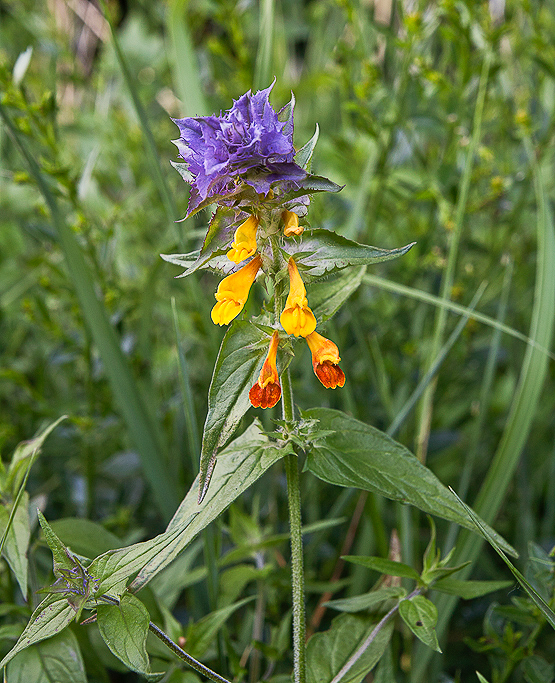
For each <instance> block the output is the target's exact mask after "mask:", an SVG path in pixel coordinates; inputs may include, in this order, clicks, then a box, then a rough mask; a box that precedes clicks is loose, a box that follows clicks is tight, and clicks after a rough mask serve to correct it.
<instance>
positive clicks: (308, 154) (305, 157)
mask: <svg viewBox="0 0 555 683" xmlns="http://www.w3.org/2000/svg"><path fill="white" fill-rule="evenodd" d="M319 135H320V129H319V127H318V124H316V130H315V132H314V135H313V136H312V137H311V138H310V140H309V141H308V142H307V143H306V144H305V145H303V146H302V147H301V149H300V150H299V151H298V152H297V153H296V154H295V163H296V164H298V165H299V166H300V167H301V168H303V169H304V170H305V171H310V161H311V160H312V154H313V152H314V148H315V147H316V143H317V142H318V136H319Z"/></svg>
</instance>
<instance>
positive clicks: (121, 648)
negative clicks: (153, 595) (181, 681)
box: [96, 593, 164, 681]
mask: <svg viewBox="0 0 555 683" xmlns="http://www.w3.org/2000/svg"><path fill="white" fill-rule="evenodd" d="M96 615H97V621H98V628H99V630H100V635H101V636H102V639H103V640H104V642H105V643H106V645H107V646H108V647H109V648H110V650H111V651H112V653H113V654H114V655H115V656H116V657H117V658H118V659H119V660H121V661H122V662H123V663H124V664H125V666H127V667H129V668H130V669H131V670H132V671H136V672H137V673H139V674H141V676H144V677H145V678H146V679H147V681H158V680H160V678H162V676H163V675H164V673H151V670H150V662H149V659H148V654H147V651H146V637H147V635H148V625H149V623H150V617H149V614H148V612H147V610H146V607H145V606H144V605H143V603H142V602H141V601H140V600H138V599H137V598H136V597H135V596H134V595H130V594H129V593H125V595H123V596H122V597H121V600H120V602H119V605H109V604H104V603H99V604H98V606H97V608H96Z"/></svg>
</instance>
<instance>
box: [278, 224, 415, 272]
mask: <svg viewBox="0 0 555 683" xmlns="http://www.w3.org/2000/svg"><path fill="white" fill-rule="evenodd" d="M414 244H416V242H412V243H411V244H407V246H406V247H401V248H400V249H379V248H378V247H370V246H367V245H365V244H359V243H358V242H354V241H353V240H349V239H347V238H346V237H343V236H342V235H338V234H337V233H335V232H332V231H331V230H321V229H315V230H305V231H304V232H303V234H302V235H301V236H300V238H299V239H293V240H287V241H286V242H285V244H284V245H283V248H284V250H285V251H286V252H287V254H289V255H290V256H292V255H295V261H296V263H297V265H298V266H299V270H301V274H302V276H303V280H310V279H311V278H313V279H317V278H322V277H325V276H326V275H330V274H331V273H336V272H337V271H339V270H342V269H343V268H347V267H348V266H368V265H371V264H373V263H380V262H381V261H390V260H391V259H394V258H397V257H398V256H402V255H403V254H406V253H407V251H409V249H411V247H413V246H414Z"/></svg>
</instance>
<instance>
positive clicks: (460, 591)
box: [433, 576, 513, 600]
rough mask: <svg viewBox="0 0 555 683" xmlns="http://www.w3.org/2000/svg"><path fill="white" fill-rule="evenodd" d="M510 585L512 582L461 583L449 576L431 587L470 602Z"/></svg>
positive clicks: (461, 581) (459, 580)
mask: <svg viewBox="0 0 555 683" xmlns="http://www.w3.org/2000/svg"><path fill="white" fill-rule="evenodd" d="M512 585H513V582H512V581H463V580H461V579H452V578H451V577H450V576H449V577H446V578H445V579H439V581H436V582H435V583H434V585H433V589H434V590H437V591H441V592H442V593H449V594H451V595H458V596H459V598H463V599H464V600H472V599H473V598H480V597H481V596H482V595H487V594H488V593H493V592H494V591H499V590H503V589H504V588H509V587H510V586H512Z"/></svg>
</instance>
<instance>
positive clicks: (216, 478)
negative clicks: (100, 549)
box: [129, 420, 290, 592]
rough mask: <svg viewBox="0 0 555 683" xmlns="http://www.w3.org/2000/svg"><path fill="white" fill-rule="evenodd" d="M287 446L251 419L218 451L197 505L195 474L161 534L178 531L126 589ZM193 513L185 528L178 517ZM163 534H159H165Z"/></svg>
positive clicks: (143, 580)
mask: <svg viewBox="0 0 555 683" xmlns="http://www.w3.org/2000/svg"><path fill="white" fill-rule="evenodd" d="M289 452H290V450H289V449H288V448H279V447H278V446H276V445H274V444H272V443H270V441H269V440H268V438H267V437H266V436H264V435H263V434H262V433H261V429H260V424H259V422H258V421H257V420H255V421H254V422H253V423H252V424H251V425H250V427H248V429H246V430H245V432H244V433H243V434H242V435H241V436H239V437H237V438H236V439H234V440H233V441H232V442H231V443H230V444H229V445H228V446H227V447H226V448H224V449H223V450H222V451H221V452H220V453H219V455H218V461H217V463H216V467H215V469H214V473H213V476H212V482H211V484H210V488H209V489H208V493H207V495H206V497H205V499H204V501H203V503H202V504H201V505H200V506H199V504H198V501H197V498H198V481H199V478H198V477H197V478H196V479H195V481H194V482H193V483H192V485H191V488H190V489H189V492H188V493H187V495H186V497H185V499H184V500H183V502H182V503H181V505H180V506H179V509H178V510H177V512H176V513H175V515H174V517H173V519H172V520H171V522H170V523H169V525H168V528H167V530H166V532H165V534H168V535H173V532H174V530H175V529H178V530H179V531H180V533H179V535H177V536H176V537H175V538H174V539H173V540H172V541H171V543H170V544H169V545H168V546H166V547H165V549H164V551H163V552H162V553H159V554H158V555H156V556H155V557H154V558H153V559H152V560H151V561H150V562H149V563H148V564H147V565H145V566H144V567H143V568H142V569H141V571H140V572H139V574H138V575H137V577H136V579H135V580H134V581H133V582H132V583H131V585H130V587H129V589H130V590H131V591H132V592H137V591H138V590H140V589H141V588H142V587H143V586H145V585H146V584H147V583H148V582H149V581H150V580H151V579H152V578H153V577H154V576H155V575H156V574H157V573H158V572H160V571H161V570H162V569H163V568H164V567H166V566H167V565H168V564H169V563H170V562H171V561H172V560H173V559H174V558H175V557H176V556H177V555H178V554H179V553H180V552H181V551H182V550H183V549H184V548H185V547H186V546H187V545H188V544H189V543H190V542H191V541H192V540H193V539H194V538H195V536H196V535H197V534H198V533H199V532H200V531H201V530H202V529H204V528H205V527H206V526H207V525H208V524H210V522H212V521H213V520H214V519H216V517H218V516H219V515H220V514H221V513H222V512H223V511H224V510H225V509H226V508H227V507H228V505H230V503H232V502H233V501H234V500H235V499H236V498H237V497H238V496H240V495H241V494H242V493H243V492H244V491H246V489H248V488H249V486H251V485H252V484H253V483H254V482H255V481H256V480H257V479H258V478H259V477H261V476H262V474H264V472H265V471H266V470H267V469H268V468H269V467H271V465H273V464H274V463H275V462H277V461H278V460H280V459H281V458H282V457H283V456H284V455H286V454H287V453H289ZM191 515H195V517H194V519H193V520H192V522H190V524H188V526H187V527H186V528H183V522H182V520H186V519H188V518H189V517H190V516H191ZM165 534H163V535H165Z"/></svg>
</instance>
